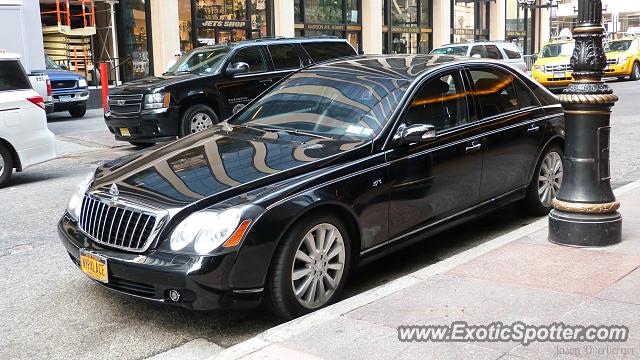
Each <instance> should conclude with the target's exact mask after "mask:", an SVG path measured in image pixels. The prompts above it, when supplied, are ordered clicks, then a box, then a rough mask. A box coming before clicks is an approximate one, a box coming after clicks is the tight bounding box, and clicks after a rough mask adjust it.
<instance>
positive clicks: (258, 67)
mask: <svg viewBox="0 0 640 360" xmlns="http://www.w3.org/2000/svg"><path fill="white" fill-rule="evenodd" d="M237 62H245V63H247V64H249V72H250V73H257V72H263V71H267V62H266V61H265V60H264V56H262V50H260V48H259V47H249V48H245V49H242V50H239V51H238V52H237V53H236V54H235V55H234V56H233V58H232V59H231V64H235V63H237Z"/></svg>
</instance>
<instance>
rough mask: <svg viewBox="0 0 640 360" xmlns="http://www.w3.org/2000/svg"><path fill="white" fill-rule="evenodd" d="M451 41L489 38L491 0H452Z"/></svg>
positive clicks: (458, 41)
mask: <svg viewBox="0 0 640 360" xmlns="http://www.w3.org/2000/svg"><path fill="white" fill-rule="evenodd" d="M451 8H452V9H453V11H452V12H451V15H452V16H451V27H452V28H453V32H452V34H451V41H452V42H454V43H460V42H468V41H474V40H489V0H476V1H471V2H470V1H468V0H451Z"/></svg>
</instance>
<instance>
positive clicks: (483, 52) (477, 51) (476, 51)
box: [469, 45, 487, 58]
mask: <svg viewBox="0 0 640 360" xmlns="http://www.w3.org/2000/svg"><path fill="white" fill-rule="evenodd" d="M473 55H480V57H481V58H486V57H487V49H485V47H484V45H476V46H474V47H472V48H471V53H470V54H469V56H473Z"/></svg>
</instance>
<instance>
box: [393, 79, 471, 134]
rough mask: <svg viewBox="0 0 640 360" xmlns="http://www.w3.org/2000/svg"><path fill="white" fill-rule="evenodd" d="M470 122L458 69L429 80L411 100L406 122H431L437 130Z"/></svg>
mask: <svg viewBox="0 0 640 360" xmlns="http://www.w3.org/2000/svg"><path fill="white" fill-rule="evenodd" d="M467 122H469V116H468V114H467V101H466V93H465V91H464V87H463V85H462V78H461V77H460V74H459V73H458V72H455V73H453V74H448V75H444V76H441V77H438V78H436V79H432V80H429V81H428V82H427V83H426V84H424V85H423V86H422V88H421V89H420V91H419V92H418V94H417V95H416V97H415V98H414V99H413V101H412V102H411V105H410V108H409V110H408V112H407V115H406V117H405V125H407V126H410V125H415V124H428V125H433V126H435V128H436V130H443V129H448V128H451V127H454V126H458V125H462V124H465V123H467Z"/></svg>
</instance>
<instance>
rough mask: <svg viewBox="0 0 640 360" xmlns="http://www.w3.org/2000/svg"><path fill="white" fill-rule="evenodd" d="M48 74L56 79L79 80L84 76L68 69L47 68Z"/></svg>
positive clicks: (51, 78)
mask: <svg viewBox="0 0 640 360" xmlns="http://www.w3.org/2000/svg"><path fill="white" fill-rule="evenodd" d="M46 73H47V75H49V80H51V81H54V80H78V79H80V78H81V77H82V76H81V75H78V74H76V73H74V72H71V71H67V70H51V69H50V70H47V71H46Z"/></svg>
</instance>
